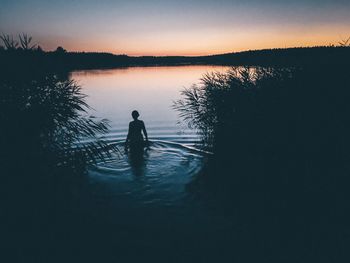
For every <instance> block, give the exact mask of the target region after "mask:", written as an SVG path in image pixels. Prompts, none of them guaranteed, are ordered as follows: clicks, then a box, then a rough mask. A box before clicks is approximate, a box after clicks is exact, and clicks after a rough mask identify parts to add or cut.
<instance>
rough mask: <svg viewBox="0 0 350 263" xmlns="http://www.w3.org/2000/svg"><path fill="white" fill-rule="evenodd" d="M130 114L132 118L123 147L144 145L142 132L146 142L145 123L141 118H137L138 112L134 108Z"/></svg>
mask: <svg viewBox="0 0 350 263" xmlns="http://www.w3.org/2000/svg"><path fill="white" fill-rule="evenodd" d="M131 115H132V117H133V119H134V120H133V121H131V122H130V123H129V131H128V135H127V137H126V143H125V147H126V148H127V147H130V148H134V147H144V146H145V142H144V139H143V136H142V133H143V135H144V137H145V139H146V142H148V136H147V131H146V127H145V124H144V122H143V121H142V120H139V119H138V117H139V116H140V114H139V113H138V112H137V111H136V110H134V111H133V112H132V113H131Z"/></svg>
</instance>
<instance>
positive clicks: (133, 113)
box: [131, 110, 140, 120]
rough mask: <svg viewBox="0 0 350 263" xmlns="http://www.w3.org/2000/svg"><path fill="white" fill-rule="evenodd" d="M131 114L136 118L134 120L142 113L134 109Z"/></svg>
mask: <svg viewBox="0 0 350 263" xmlns="http://www.w3.org/2000/svg"><path fill="white" fill-rule="evenodd" d="M131 116H132V117H133V118H134V120H136V119H137V118H138V117H139V116H140V114H139V112H138V111H137V110H133V111H132V113H131Z"/></svg>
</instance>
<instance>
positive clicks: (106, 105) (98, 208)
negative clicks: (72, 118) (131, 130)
mask: <svg viewBox="0 0 350 263" xmlns="http://www.w3.org/2000/svg"><path fill="white" fill-rule="evenodd" d="M226 69H228V68H227V67H221V66H177V67H135V68H125V69H112V70H98V71H96V70H91V71H77V72H73V73H72V74H71V77H72V78H73V79H74V80H76V81H78V83H79V84H80V85H81V86H82V88H83V92H84V93H85V94H86V95H88V97H87V102H88V104H89V105H90V106H91V107H92V108H93V109H94V110H92V111H90V112H89V113H90V114H93V115H94V116H97V117H98V118H107V119H109V120H110V126H111V128H110V133H109V134H108V135H107V136H106V138H107V139H108V141H109V142H110V143H115V144H117V145H119V146H120V149H121V153H120V154H119V155H116V156H115V157H114V158H112V159H111V160H109V161H107V162H105V163H99V164H98V165H95V166H92V167H91V168H90V169H89V193H88V195H89V197H88V198H85V201H84V202H85V204H84V205H82V207H85V208H84V209H85V210H86V212H87V213H89V214H90V215H91V214H92V215H93V216H94V217H95V218H100V219H101V218H103V219H102V220H103V221H104V222H108V223H109V224H110V223H112V224H113V223H114V222H118V227H117V229H118V232H121V233H125V238H124V239H123V242H122V243H123V244H125V242H126V243H128V244H129V243H130V245H135V244H134V243H135V239H140V236H139V231H141V232H142V233H147V234H145V235H146V236H144V237H143V240H141V241H137V243H138V242H141V243H139V246H140V247H143V246H144V245H145V246H151V247H152V246H160V247H163V249H164V248H165V246H166V247H168V246H167V245H166V244H163V243H162V241H161V240H162V239H163V238H165V237H166V238H167V239H168V241H169V242H181V240H183V238H187V239H188V240H187V241H186V242H185V243H184V244H190V243H191V244H193V242H195V243H198V247H197V249H200V250H201V249H206V248H207V247H210V246H213V245H215V244H223V243H225V241H223V240H218V239H222V238H225V237H226V236H227V235H226V234H225V231H227V229H228V228H230V226H231V223H232V221H231V220H230V219H229V218H227V217H221V216H218V215H217V214H215V212H213V210H215V208H214V209H213V207H210V205H208V203H207V202H206V200H203V199H198V198H197V197H196V195H195V194H194V191H191V190H189V185H190V183H191V181H192V180H193V179H194V178H195V177H196V175H197V174H198V172H199V171H200V170H201V168H202V165H203V162H204V160H205V159H206V157H207V155H208V153H206V152H203V151H201V150H200V147H199V145H198V143H199V141H200V137H199V136H198V134H197V133H196V131H195V130H191V129H189V128H188V127H187V125H185V124H183V123H181V122H180V119H179V116H178V113H177V112H176V111H175V110H174V109H173V108H172V105H173V102H174V101H175V100H178V99H180V98H181V91H182V90H183V89H184V88H185V87H190V86H191V85H193V84H198V83H200V78H201V77H202V76H203V74H205V73H207V72H212V71H220V72H223V71H225V70H226ZM135 109H136V110H138V111H139V112H140V119H141V120H143V121H144V122H145V125H146V128H147V131H148V135H149V139H150V141H151V145H150V148H149V149H148V150H146V151H145V153H144V156H143V157H142V160H141V161H139V162H138V163H137V164H135V163H133V160H132V159H131V158H130V156H128V155H127V154H125V153H124V151H123V143H124V141H125V138H126V135H127V129H128V123H129V122H130V121H131V120H132V118H131V112H132V110H135ZM86 200H87V201H86ZM82 209H83V208H82ZM121 229H123V231H124V232H123V231H122V230H121ZM135 229H136V230H135ZM155 232H156V233H157V235H158V236H157V237H152V235H153V234H154V233H155ZM160 233H161V234H160ZM119 234H120V233H119ZM147 235H149V236H147ZM206 235H210V237H211V238H210V240H207V239H205V238H204V236H206ZM200 244H201V245H200ZM220 246H221V245H220ZM182 249H186V248H185V247H183V248H182ZM164 253H166V251H164Z"/></svg>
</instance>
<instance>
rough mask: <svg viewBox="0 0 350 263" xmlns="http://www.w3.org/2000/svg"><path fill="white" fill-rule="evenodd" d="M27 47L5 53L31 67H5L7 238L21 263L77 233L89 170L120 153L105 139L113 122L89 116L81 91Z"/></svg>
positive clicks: (0, 86)
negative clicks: (68, 232) (55, 238)
mask: <svg viewBox="0 0 350 263" xmlns="http://www.w3.org/2000/svg"><path fill="white" fill-rule="evenodd" d="M9 41H10V46H13V45H15V44H13V43H12V42H11V41H12V39H10V40H9ZM22 41H23V43H22V45H23V46H24V48H25V49H26V50H20V51H8V50H7V51H5V52H15V53H16V55H15V57H17V56H23V57H24V58H25V59H24V61H27V62H26V63H23V64H21V63H19V62H20V61H21V60H16V59H15V60H13V61H11V62H9V63H5V62H6V61H5V62H4V61H2V62H1V63H0V64H1V66H0V73H1V74H0V122H1V129H0V145H1V148H0V163H1V169H2V171H1V176H0V177H1V180H2V183H1V186H0V190H1V191H0V192H1V207H2V208H3V209H4V210H3V211H6V212H4V214H3V216H2V223H3V224H2V225H3V226H5V230H4V231H2V233H3V237H4V238H6V239H7V244H6V247H7V248H9V249H10V251H12V252H11V254H12V259H13V260H14V261H16V260H17V259H19V258H21V257H24V258H28V256H30V255H34V254H35V255H36V256H38V255H40V256H41V257H45V256H47V257H49V256H50V252H48V251H47V250H46V249H48V246H55V244H54V243H52V242H51V243H50V242H46V241H47V240H50V235H51V236H52V235H54V234H57V233H60V232H61V231H62V229H66V228H70V227H72V229H74V227H76V226H77V225H78V223H77V224H73V225H74V227H73V226H70V224H71V223H72V222H76V221H78V220H80V218H81V215H79V213H78V212H77V210H78V209H77V208H78V207H79V202H80V200H81V199H82V198H83V197H84V187H85V186H86V183H87V177H86V172H87V168H88V166H89V165H90V164H93V163H96V162H97V161H103V160H106V159H108V158H109V157H110V156H111V155H112V154H113V153H116V152H118V150H117V148H116V146H115V145H111V144H109V143H107V141H105V140H104V138H103V135H104V134H106V133H107V132H108V121H107V120H105V119H102V120H100V119H98V118H96V117H93V116H90V115H88V111H89V109H90V107H89V105H88V104H87V103H86V96H85V95H84V94H83V93H82V90H81V88H80V87H79V85H77V83H76V82H75V81H74V80H70V79H69V76H68V74H66V73H65V72H63V73H62V74H61V72H57V71H53V70H52V68H46V67H45V65H43V64H40V63H38V64H36V62H38V60H36V59H35V57H36V56H37V55H36V52H38V51H37V50H36V49H35V50H33V48H34V46H32V45H31V42H30V38H24V37H23V38H22ZM39 52H40V51H39ZM2 63H5V64H2ZM31 243H32V244H33V246H29V245H28V244H31ZM34 244H35V245H34ZM33 247H35V248H39V247H40V248H41V249H40V251H36V250H35V249H34V250H33ZM51 252H52V250H51Z"/></svg>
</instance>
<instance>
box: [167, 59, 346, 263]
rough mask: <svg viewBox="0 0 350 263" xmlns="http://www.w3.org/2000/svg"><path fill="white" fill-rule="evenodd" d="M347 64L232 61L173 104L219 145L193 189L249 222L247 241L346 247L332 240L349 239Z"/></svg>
mask: <svg viewBox="0 0 350 263" xmlns="http://www.w3.org/2000/svg"><path fill="white" fill-rule="evenodd" d="M342 63H344V62H342ZM347 70H348V69H347V68H343V67H341V68H339V67H337V66H336V65H334V64H329V65H328V66H327V67H323V66H320V65H316V64H315V65H313V66H312V67H303V68H280V69H279V68H247V67H245V68H234V69H231V70H229V71H228V72H226V73H224V74H221V73H210V74H206V75H205V76H204V77H203V78H202V82H201V84H200V85H197V86H193V87H190V88H188V89H185V90H183V92H182V95H183V97H182V99H181V100H179V101H177V102H176V103H175V104H174V107H175V109H177V110H178V111H179V114H180V116H181V117H182V119H183V120H184V121H185V122H187V123H188V124H189V125H190V126H192V127H195V128H197V129H199V130H200V132H201V134H202V135H203V145H204V147H207V148H209V149H210V150H211V151H212V152H213V153H214V154H213V156H212V157H210V158H209V160H208V162H207V163H206V165H205V167H204V168H203V170H202V171H201V172H200V173H199V174H198V176H197V177H196V179H195V180H194V181H193V182H192V183H191V184H190V185H189V186H188V189H189V190H190V191H194V192H195V193H196V194H198V195H199V196H202V197H203V198H206V200H209V201H208V202H213V201H210V200H215V202H214V204H213V207H216V209H219V207H222V209H221V210H220V211H222V213H229V214H233V215H235V216H237V217H238V219H237V220H238V221H242V227H244V226H246V227H247V228H248V229H249V230H247V231H246V232H245V235H251V239H252V240H254V241H252V240H251V243H249V244H247V247H245V246H244V245H243V244H240V243H237V244H236V245H237V247H241V248H242V251H244V249H246V251H249V249H250V248H251V244H252V243H254V242H255V241H256V242H260V241H261V242H263V243H264V244H266V243H269V244H270V246H271V248H273V250H274V251H276V252H275V253H274V255H273V258H274V259H276V258H279V259H282V258H284V256H285V255H290V256H289V257H288V260H290V261H291V262H293V261H298V260H300V259H302V260H305V261H312V260H315V259H318V260H320V261H322V260H324V259H327V260H329V261H333V260H334V259H336V258H343V257H346V253H347V252H346V250H344V249H341V248H340V247H339V246H337V245H335V243H336V244H348V241H347V238H346V236H345V235H344V234H343V229H344V226H345V225H346V226H348V222H349V219H350V218H349V216H348V214H347V213H346V212H345V211H347V210H348V209H349V200H350V195H349V191H348V185H349V183H350V179H349V172H350V169H349V168H350V167H349V163H350V160H349V154H348V149H349V147H350V139H349V134H350V120H349V113H350V106H349V103H348V100H349V99H350V90H349V80H348V73H347ZM271 222H274V223H273V224H272V223H271ZM346 222H347V223H346ZM320 233H324V235H326V236H327V239H325V240H323V239H322V240H321V239H320V238H319V235H320ZM334 242H335V243H334ZM281 244H287V245H286V246H283V245H281ZM237 250H240V249H237ZM257 251H260V250H259V249H257ZM291 251H293V252H291ZM260 252H261V253H263V249H262V250H261V251H260ZM243 254H244V255H240V256H238V257H242V258H245V259H247V257H248V258H249V259H251V260H252V261H254V260H253V259H255V256H254V255H251V256H247V254H246V253H243ZM335 255H336V256H335ZM248 261H249V260H248Z"/></svg>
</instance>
